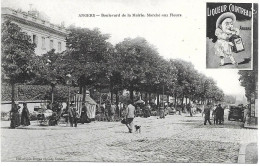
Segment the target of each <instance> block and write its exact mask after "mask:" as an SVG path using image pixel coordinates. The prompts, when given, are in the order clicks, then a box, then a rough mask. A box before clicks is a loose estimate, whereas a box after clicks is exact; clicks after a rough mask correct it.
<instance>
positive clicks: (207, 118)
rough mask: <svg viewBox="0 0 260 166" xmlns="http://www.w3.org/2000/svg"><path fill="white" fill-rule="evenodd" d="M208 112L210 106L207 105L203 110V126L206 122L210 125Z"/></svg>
mask: <svg viewBox="0 0 260 166" xmlns="http://www.w3.org/2000/svg"><path fill="white" fill-rule="evenodd" d="M210 110H211V105H210V103H208V104H207V106H206V107H205V108H204V114H205V116H204V125H206V123H207V121H208V122H209V124H210V125H211V122H210Z"/></svg>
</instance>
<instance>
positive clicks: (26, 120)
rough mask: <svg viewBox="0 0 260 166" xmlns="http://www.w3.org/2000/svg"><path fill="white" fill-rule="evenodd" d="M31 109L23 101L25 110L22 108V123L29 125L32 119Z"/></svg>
mask: <svg viewBox="0 0 260 166" xmlns="http://www.w3.org/2000/svg"><path fill="white" fill-rule="evenodd" d="M29 115H30V114H29V110H28V108H27V103H23V110H22V117H21V125H24V126H29V125H30V119H29Z"/></svg>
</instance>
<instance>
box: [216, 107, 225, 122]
mask: <svg viewBox="0 0 260 166" xmlns="http://www.w3.org/2000/svg"><path fill="white" fill-rule="evenodd" d="M216 116H217V124H223V123H222V121H223V122H224V109H223V108H222V107H221V104H218V107H217V108H216Z"/></svg>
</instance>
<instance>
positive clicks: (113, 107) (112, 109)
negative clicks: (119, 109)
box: [110, 102, 116, 122]
mask: <svg viewBox="0 0 260 166" xmlns="http://www.w3.org/2000/svg"><path fill="white" fill-rule="evenodd" d="M115 113H116V105H115V104H114V102H112V104H111V107H110V121H112V122H113V121H114V116H115Z"/></svg>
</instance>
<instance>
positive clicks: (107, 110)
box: [105, 101, 111, 121]
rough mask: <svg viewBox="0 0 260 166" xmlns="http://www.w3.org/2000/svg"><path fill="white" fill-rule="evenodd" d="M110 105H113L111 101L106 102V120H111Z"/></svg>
mask: <svg viewBox="0 0 260 166" xmlns="http://www.w3.org/2000/svg"><path fill="white" fill-rule="evenodd" d="M110 107H111V104H110V102H109V101H107V102H106V105H105V116H106V120H107V121H109V120H110V112H111V111H110Z"/></svg>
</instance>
